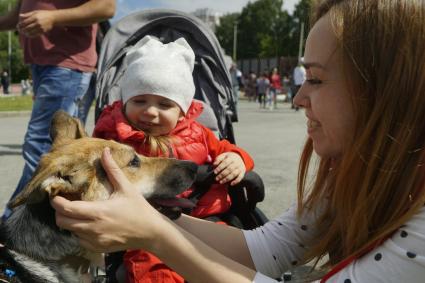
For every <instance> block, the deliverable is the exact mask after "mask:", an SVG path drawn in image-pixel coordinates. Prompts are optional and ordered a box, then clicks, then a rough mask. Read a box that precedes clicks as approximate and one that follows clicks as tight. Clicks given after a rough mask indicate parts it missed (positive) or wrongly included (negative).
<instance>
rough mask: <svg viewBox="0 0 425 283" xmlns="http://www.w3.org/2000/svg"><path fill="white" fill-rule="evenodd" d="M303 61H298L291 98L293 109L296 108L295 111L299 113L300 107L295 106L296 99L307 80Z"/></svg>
mask: <svg viewBox="0 0 425 283" xmlns="http://www.w3.org/2000/svg"><path fill="white" fill-rule="evenodd" d="M302 60H303V58H301V59H300V61H298V65H297V66H296V67H295V68H294V75H293V79H294V89H293V91H292V96H291V108H292V109H294V108H295V110H297V111H298V106H297V105H294V98H295V96H296V95H297V93H298V91H299V90H300V88H301V86H302V85H303V83H304V82H305V80H306V70H305V68H304V66H303V64H302Z"/></svg>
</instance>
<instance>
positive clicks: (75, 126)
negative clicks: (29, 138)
mask: <svg viewBox="0 0 425 283" xmlns="http://www.w3.org/2000/svg"><path fill="white" fill-rule="evenodd" d="M50 137H51V138H52V141H53V145H57V144H60V143H62V142H65V141H66V140H75V139H80V138H84V137H87V133H86V132H85V130H84V127H83V125H82V124H81V122H80V120H79V119H77V118H73V117H71V116H70V115H69V114H68V113H66V112H65V111H63V110H59V111H56V113H55V114H54V115H53V118H52V123H51V127H50Z"/></svg>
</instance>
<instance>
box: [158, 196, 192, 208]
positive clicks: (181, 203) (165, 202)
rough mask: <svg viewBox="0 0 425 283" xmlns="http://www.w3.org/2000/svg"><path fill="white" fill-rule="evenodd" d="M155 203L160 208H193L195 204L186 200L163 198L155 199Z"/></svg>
mask: <svg viewBox="0 0 425 283" xmlns="http://www.w3.org/2000/svg"><path fill="white" fill-rule="evenodd" d="M154 202H155V203H156V204H158V205H160V206H166V207H181V208H193V207H195V204H194V203H193V202H191V201H190V200H188V199H185V198H163V199H155V200H154Z"/></svg>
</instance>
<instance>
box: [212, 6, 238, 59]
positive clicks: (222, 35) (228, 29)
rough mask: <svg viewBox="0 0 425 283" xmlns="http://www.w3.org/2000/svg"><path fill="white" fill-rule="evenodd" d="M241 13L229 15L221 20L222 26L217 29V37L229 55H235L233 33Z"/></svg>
mask: <svg viewBox="0 0 425 283" xmlns="http://www.w3.org/2000/svg"><path fill="white" fill-rule="evenodd" d="M239 17H240V13H233V14H227V15H224V16H223V17H221V18H220V25H219V26H218V27H217V28H216V35H217V38H218V41H219V42H220V44H221V47H223V48H224V50H225V51H226V53H227V54H229V55H232V54H233V31H234V28H235V23H237V21H238V19H239Z"/></svg>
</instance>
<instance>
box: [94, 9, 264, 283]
mask: <svg viewBox="0 0 425 283" xmlns="http://www.w3.org/2000/svg"><path fill="white" fill-rule="evenodd" d="M145 35H151V36H155V37H157V38H158V39H160V40H161V41H162V42H164V43H168V42H171V41H174V40H176V39H177V38H180V37H184V38H185V39H186V41H187V42H188V43H189V45H190V46H191V47H192V49H193V51H194V53H195V68H194V71H193V80H194V83H195V99H197V100H200V101H202V102H203V104H204V111H203V113H202V114H201V115H200V116H199V117H198V118H197V121H198V122H200V123H201V124H203V125H205V126H206V127H208V128H210V129H211V130H212V131H213V132H214V133H215V134H216V136H217V137H218V138H219V139H227V140H228V141H229V142H231V143H236V141H235V136H234V132H233V126H232V122H235V121H237V120H238V117H237V112H236V105H235V101H233V97H234V96H233V95H232V85H231V80H230V74H229V71H228V69H227V66H226V64H225V61H224V55H223V53H222V49H221V47H220V44H219V43H218V40H217V38H216V37H215V35H214V33H213V32H212V31H211V30H210V29H209V27H207V26H206V25H205V24H204V23H203V22H201V21H200V20H199V19H197V18H195V17H193V16H191V15H189V14H186V13H184V12H180V11H173V10H165V9H152V10H145V11H140V12H135V13H133V14H130V15H128V16H126V17H124V18H123V19H121V20H120V21H118V22H117V23H115V24H114V26H112V27H111V28H110V30H109V31H108V33H107V34H106V36H105V37H104V40H103V43H102V47H101V52H100V56H99V63H98V75H97V82H96V108H95V110H96V114H95V115H96V117H95V120H97V118H98V117H99V115H100V113H101V111H102V110H103V109H104V108H105V107H106V106H107V105H110V104H112V103H113V102H115V101H117V100H121V98H122V96H121V90H120V83H121V79H122V77H123V74H124V73H125V71H126V68H127V66H126V60H124V58H125V55H126V52H127V51H128V50H129V49H130V48H131V47H132V46H133V45H135V44H136V43H137V42H138V41H139V40H140V39H142V38H143V37H144V36H145ZM213 183H214V174H213V171H212V167H211V166H200V167H199V172H198V177H197V180H196V182H195V186H194V187H195V190H194V192H193V194H192V195H191V199H192V200H194V201H196V200H197V199H199V198H200V197H202V195H203V193H205V192H206V191H207V190H208V188H209V187H210V186H211V185H212V184H213ZM229 195H230V197H231V200H232V205H231V207H230V210H229V211H228V212H226V213H224V214H222V215H217V216H214V217H215V218H216V220H218V219H219V220H222V221H224V222H226V223H228V224H229V225H232V226H236V227H238V228H241V229H252V228H255V227H257V226H260V225H262V224H264V223H265V222H267V221H268V220H267V218H266V216H265V215H264V214H263V213H262V212H261V211H260V210H259V209H258V208H257V207H256V204H257V203H258V202H261V201H263V199H264V184H263V182H262V180H261V178H260V176H259V175H258V174H256V173H255V172H253V171H251V172H247V174H246V175H245V177H244V179H243V180H242V181H241V182H240V183H239V184H238V185H237V186H233V187H229ZM212 218H213V217H211V218H210V220H214V219H212ZM122 256H123V254H122V253H121V254H120V253H112V254H108V255H107V256H106V258H105V263H106V275H105V276H95V278H96V279H95V280H94V281H95V282H119V281H117V279H116V276H115V275H116V272H117V270H119V266H120V265H121V263H122Z"/></svg>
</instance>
